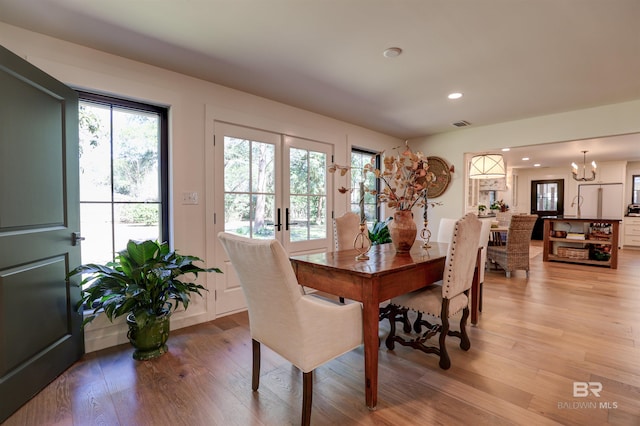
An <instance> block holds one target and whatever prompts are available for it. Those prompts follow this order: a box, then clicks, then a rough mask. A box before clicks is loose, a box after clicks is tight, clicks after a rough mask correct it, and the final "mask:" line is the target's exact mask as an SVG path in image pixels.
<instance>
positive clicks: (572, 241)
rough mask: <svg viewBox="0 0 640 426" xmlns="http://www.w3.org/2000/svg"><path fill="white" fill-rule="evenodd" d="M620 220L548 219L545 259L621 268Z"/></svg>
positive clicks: (544, 247)
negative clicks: (619, 264)
mask: <svg viewBox="0 0 640 426" xmlns="http://www.w3.org/2000/svg"><path fill="white" fill-rule="evenodd" d="M620 221H621V220H620V219H593V218H575V217H561V216H558V217H546V218H544V231H543V232H544V240H543V254H542V260H543V261H545V262H549V261H557V262H570V263H581V264H585V265H595V266H605V267H609V268H612V269H617V267H618V233H619V229H620Z"/></svg>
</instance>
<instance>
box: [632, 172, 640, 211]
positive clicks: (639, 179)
mask: <svg viewBox="0 0 640 426" xmlns="http://www.w3.org/2000/svg"><path fill="white" fill-rule="evenodd" d="M631 199H632V201H631V202H632V203H634V204H638V203H640V175H633V193H632V197H631Z"/></svg>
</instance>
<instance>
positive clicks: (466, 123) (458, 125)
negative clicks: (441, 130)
mask: <svg viewBox="0 0 640 426" xmlns="http://www.w3.org/2000/svg"><path fill="white" fill-rule="evenodd" d="M452 124H453V125H454V126H456V127H466V126H471V123H469V122H468V121H465V120H460V121H456V122H455V123H452Z"/></svg>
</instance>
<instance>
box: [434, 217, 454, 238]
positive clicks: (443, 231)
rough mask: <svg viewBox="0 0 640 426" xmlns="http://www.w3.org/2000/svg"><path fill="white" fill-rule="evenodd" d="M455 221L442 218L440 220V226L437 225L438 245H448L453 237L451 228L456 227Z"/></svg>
mask: <svg viewBox="0 0 640 426" xmlns="http://www.w3.org/2000/svg"><path fill="white" fill-rule="evenodd" d="M456 221H457V219H451V218H448V217H443V218H442V219H440V225H438V239H437V241H438V242H439V243H450V242H451V237H452V236H453V228H454V227H455V226H456Z"/></svg>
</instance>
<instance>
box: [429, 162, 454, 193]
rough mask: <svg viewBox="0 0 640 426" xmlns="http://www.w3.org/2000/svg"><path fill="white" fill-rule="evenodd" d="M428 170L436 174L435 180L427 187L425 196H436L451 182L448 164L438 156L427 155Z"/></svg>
mask: <svg viewBox="0 0 640 426" xmlns="http://www.w3.org/2000/svg"><path fill="white" fill-rule="evenodd" d="M428 161H429V171H431V172H433V173H434V174H435V175H436V182H435V183H434V184H433V185H432V186H430V187H429V188H428V189H427V197H429V198H436V197H439V196H441V195H442V194H443V193H444V191H446V189H447V187H448V186H449V183H450V182H451V172H450V171H449V165H448V164H447V162H446V161H445V160H443V159H442V158H440V157H428Z"/></svg>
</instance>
